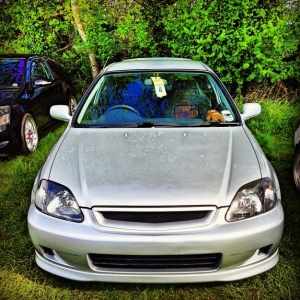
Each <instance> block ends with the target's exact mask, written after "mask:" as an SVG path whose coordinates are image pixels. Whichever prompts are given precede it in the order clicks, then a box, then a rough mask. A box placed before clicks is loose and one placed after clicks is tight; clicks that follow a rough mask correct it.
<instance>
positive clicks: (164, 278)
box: [35, 250, 279, 284]
mask: <svg viewBox="0 0 300 300" xmlns="http://www.w3.org/2000/svg"><path fill="white" fill-rule="evenodd" d="M35 260H36V263H37V265H38V266H39V267H41V268H42V269H44V270H46V271H48V272H49V273H52V274H54V275H57V276H60V277H64V278H68V279H71V280H78V281H100V282H121V283H124V282H126V283H146V284H149V283H153V284H155V283H156V284H162V283H172V284H174V283H196V282H217V281H220V282H222V281H233V280H241V279H244V278H248V277H251V276H254V275H257V274H259V273H262V272H265V271H267V270H269V269H271V268H273V267H274V266H275V265H276V264H277V262H278V260H279V251H278V250H276V252H275V253H274V254H273V255H272V256H270V257H268V258H267V259H265V260H262V261H260V262H259V263H256V264H252V265H248V266H245V267H240V268H234V269H227V270H221V271H217V272H211V273H209V272H203V273H197V272H190V273H188V272H185V273H184V272H182V273H176V274H174V273H173V274H169V273H152V274H143V273H136V274H132V273H131V274H128V273H126V272H123V273H117V274H116V273H114V272H98V273H95V272H93V271H87V270H80V269H75V268H72V267H67V266H63V265H57V264H55V263H53V262H51V261H48V260H47V259H45V258H44V257H43V256H41V255H40V254H39V253H38V252H36V257H35Z"/></svg>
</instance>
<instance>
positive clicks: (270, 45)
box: [164, 0, 300, 92]
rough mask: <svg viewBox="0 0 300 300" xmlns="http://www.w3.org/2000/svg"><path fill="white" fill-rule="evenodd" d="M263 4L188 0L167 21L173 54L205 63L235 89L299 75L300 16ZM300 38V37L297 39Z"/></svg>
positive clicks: (172, 9) (171, 10)
mask: <svg viewBox="0 0 300 300" xmlns="http://www.w3.org/2000/svg"><path fill="white" fill-rule="evenodd" d="M288 12H290V11H288V10H287V8H286V7H285V6H284V3H283V2H282V3H280V1H278V4H277V3H275V2H274V1H268V0H265V1H260V0H254V1H253V0H247V1H242V2H241V1H238V0H224V1H218V0H212V1H190V0H183V1H180V2H177V5H174V6H172V7H169V9H168V14H167V16H166V18H165V19H164V24H165V27H166V32H167V35H166V43H167V44H168V46H169V47H170V48H171V49H172V55H174V56H183V57H191V58H193V59H195V60H202V61H203V62H205V63H207V64H208V65H209V66H211V67H212V68H213V69H215V70H216V71H217V73H218V74H220V76H221V79H222V80H223V81H225V82H227V83H228V84H229V85H230V86H231V90H232V91H237V92H241V91H242V90H244V92H245V90H246V88H247V87H249V84H250V83H251V84H260V83H265V82H267V83H270V84H273V83H275V82H278V81H282V80H286V79H289V78H297V79H298V80H299V79H300V77H299V65H297V64H296V61H295V57H294V56H295V55H297V56H298V55H299V53H298V47H299V33H300V32H299V27H298V23H297V22H296V20H297V19H295V18H296V15H297V13H296V12H293V14H292V13H288ZM297 37H298V38H297Z"/></svg>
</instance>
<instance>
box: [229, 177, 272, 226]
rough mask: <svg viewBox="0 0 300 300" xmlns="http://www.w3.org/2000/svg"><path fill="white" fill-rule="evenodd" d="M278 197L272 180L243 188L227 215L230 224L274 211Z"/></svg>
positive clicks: (259, 181) (267, 179)
mask: <svg viewBox="0 0 300 300" xmlns="http://www.w3.org/2000/svg"><path fill="white" fill-rule="evenodd" d="M276 204H277V195H276V191H275V187H274V184H273V182H272V180H271V179H270V178H262V179H260V180H258V181H254V182H252V183H249V184H247V185H245V186H243V187H242V188H241V189H240V190H239V191H238V192H237V194H236V195H235V197H234V199H233V200H232V202H231V205H230V207H229V209H228V211H227V213H226V220H227V221H228V222H234V221H240V220H244V219H248V218H251V217H255V216H257V215H260V214H263V213H265V212H268V211H270V210H271V209H273V208H274V207H275V206H276Z"/></svg>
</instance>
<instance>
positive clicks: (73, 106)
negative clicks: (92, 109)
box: [69, 94, 77, 116]
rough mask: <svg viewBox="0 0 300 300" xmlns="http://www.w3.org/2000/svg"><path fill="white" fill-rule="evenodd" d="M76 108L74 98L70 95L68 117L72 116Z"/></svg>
mask: <svg viewBox="0 0 300 300" xmlns="http://www.w3.org/2000/svg"><path fill="white" fill-rule="evenodd" d="M76 106H77V101H76V98H75V96H74V95H73V94H71V95H70V98H69V108H70V115H71V116H72V115H73V114H74V112H75V109H76Z"/></svg>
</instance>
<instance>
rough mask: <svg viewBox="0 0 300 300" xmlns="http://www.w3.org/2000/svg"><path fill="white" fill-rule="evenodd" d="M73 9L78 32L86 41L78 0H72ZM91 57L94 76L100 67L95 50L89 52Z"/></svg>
mask: <svg viewBox="0 0 300 300" xmlns="http://www.w3.org/2000/svg"><path fill="white" fill-rule="evenodd" d="M71 9H72V15H73V18H74V21H75V24H76V26H77V30H78V33H79V35H80V37H81V39H82V41H83V42H84V43H85V42H86V34H85V31H84V28H83V24H82V22H81V19H80V7H79V6H78V3H77V0H71ZM89 59H90V64H91V68H92V75H93V78H94V77H95V76H96V75H97V74H98V73H99V68H98V64H97V60H96V55H95V52H90V53H89Z"/></svg>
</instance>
